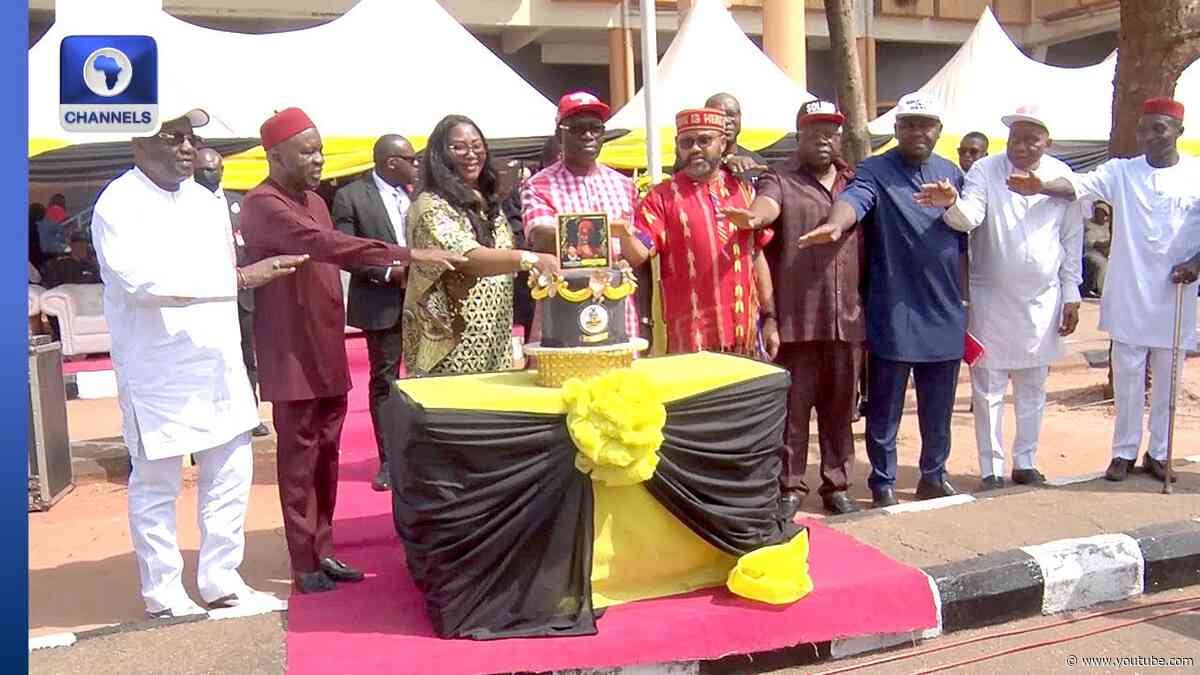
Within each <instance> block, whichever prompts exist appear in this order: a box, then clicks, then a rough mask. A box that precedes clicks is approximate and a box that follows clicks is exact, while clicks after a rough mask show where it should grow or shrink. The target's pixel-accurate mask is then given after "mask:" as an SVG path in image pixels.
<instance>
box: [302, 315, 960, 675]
mask: <svg viewBox="0 0 1200 675" xmlns="http://www.w3.org/2000/svg"><path fill="white" fill-rule="evenodd" d="M347 346H348V349H349V352H350V367H351V372H352V374H353V377H354V384H355V388H354V390H353V391H352V392H351V394H350V412H349V415H348V416H347V418H346V427H345V431H344V433H343V435H342V464H341V482H340V484H339V493H338V504H337V512H336V519H335V520H336V523H337V524H336V528H335V530H334V539H335V542H336V544H337V552H338V555H339V557H341V558H343V559H344V560H346V561H347V562H349V563H352V564H354V565H357V566H359V567H360V568H362V569H363V570H364V571H365V572H366V573H367V579H366V581H364V582H363V583H361V584H341V585H339V586H338V590H337V591H334V592H332V593H320V594H317V595H311V596H303V595H299V594H294V595H292V597H291V599H290V601H289V603H290V609H289V612H288V634H287V663H288V671H289V672H290V673H293V674H294V675H307V674H310V673H311V674H318V673H320V674H324V673H333V672H397V673H399V672H403V673H429V674H435V673H436V674H437V675H458V674H461V675H469V674H474V673H497V672H512V671H534V672H537V671H547V670H557V669H565V668H584V667H591V668H600V667H616V666H622V665H632V664H639V663H661V662H668V661H680V660H692V659H714V658H719V657H721V656H725V655H728V654H735V653H749V652H757V651H765V650H770V649H780V648H783V647H788V646H792V645H796V644H800V643H806V642H821V641H825V640H831V639H834V638H844V637H852V636H857V635H867V634H876V633H898V632H902V631H909V630H917V629H924V628H931V627H933V626H935V625H936V624H937V615H936V609H935V607H934V602H933V596H932V592H931V590H930V587H929V584H928V582H927V580H926V577H925V576H924V575H923V574H922V573H921V572H920V571H919V570H917V569H914V568H912V567H908V566H906V565H902V564H900V563H898V562H896V561H894V560H892V559H890V558H888V557H887V556H885V555H883V554H882V553H880V552H879V551H878V550H876V549H874V548H871V547H869V546H866V545H864V544H861V543H859V542H858V541H856V540H855V539H853V538H852V537H849V536H847V535H845V534H842V533H840V532H837V531H835V530H832V529H829V528H827V527H824V526H823V525H821V524H820V523H819V522H817V521H810V522H806V524H807V525H808V526H809V527H810V542H811V554H810V560H809V565H810V571H811V574H812V578H813V584H814V586H815V590H814V591H813V592H812V593H811V594H810V595H809V596H808V597H806V598H804V599H803V600H801V601H800V602H798V603H795V604H793V605H790V606H785V607H773V606H767V605H763V604H759V603H754V602H750V601H747V600H743V599H741V598H738V597H736V596H734V595H732V594H731V593H729V592H728V591H726V590H725V589H724V588H714V589H708V590H704V591H697V592H694V593H690V594H687V595H681V596H674V597H670V598H662V599H658V600H647V601H641V602H636V603H632V604H628V605H622V606H618V607H612V608H609V609H608V611H607V612H606V613H605V614H604V616H603V617H602V618H601V619H600V621H599V624H598V625H599V634H598V635H595V636H589V637H574V638H541V639H513V640H499V641H492V642H476V641H471V640H442V639H439V638H438V637H436V636H435V635H434V634H433V629H432V627H431V626H430V623H429V620H428V618H427V617H426V615H425V607H424V602H423V600H422V598H421V594H420V593H419V592H418V591H417V589H416V587H415V586H414V585H413V583H412V580H411V579H410V578H409V576H408V572H407V570H406V569H405V564H404V555H403V552H402V551H401V546H400V543H399V540H398V538H397V536H396V533H395V530H394V529H393V526H392V517H391V503H390V496H389V495H388V494H386V493H377V492H373V491H372V490H371V486H370V483H371V479H372V477H373V476H374V474H375V470H376V467H377V462H378V460H377V459H376V455H375V448H374V437H373V435H372V432H371V418H370V414H369V412H368V410H367V401H366V391H367V381H366V380H367V353H366V345H365V343H364V342H363V340H362V339H351V340H349V341H348V342H347Z"/></svg>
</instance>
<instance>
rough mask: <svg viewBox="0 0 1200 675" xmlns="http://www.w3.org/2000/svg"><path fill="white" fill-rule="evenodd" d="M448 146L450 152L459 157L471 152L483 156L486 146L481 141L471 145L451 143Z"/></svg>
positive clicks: (485, 152)
mask: <svg viewBox="0 0 1200 675" xmlns="http://www.w3.org/2000/svg"><path fill="white" fill-rule="evenodd" d="M448 147H449V148H450V152H452V153H454V154H456V155H458V156H460V157H466V156H467V155H469V154H472V153H474V154H475V156H476V157H483V156H484V155H486V154H487V146H485V145H484V144H483V143H472V144H471V145H467V144H465V143H451V144H450V145H449V146H448Z"/></svg>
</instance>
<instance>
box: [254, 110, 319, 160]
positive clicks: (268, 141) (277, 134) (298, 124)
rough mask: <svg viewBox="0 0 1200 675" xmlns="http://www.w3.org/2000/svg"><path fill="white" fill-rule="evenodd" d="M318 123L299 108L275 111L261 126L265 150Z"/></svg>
mask: <svg viewBox="0 0 1200 675" xmlns="http://www.w3.org/2000/svg"><path fill="white" fill-rule="evenodd" d="M315 128H317V125H315V124H313V121H312V120H311V119H309V118H308V115H306V114H304V111H303V110H301V109H299V108H285V109H283V110H280V111H279V112H277V113H275V114H274V115H272V116H271V118H270V119H268V120H267V121H266V122H263V123H262V126H261V127H259V130H258V135H259V138H260V139H261V140H262V146H263V150H270V149H271V148H273V147H275V146H276V145H279V144H280V143H282V142H284V141H286V140H287V139H289V138H291V137H292V136H295V135H296V134H298V133H300V132H301V131H304V130H305V129H315Z"/></svg>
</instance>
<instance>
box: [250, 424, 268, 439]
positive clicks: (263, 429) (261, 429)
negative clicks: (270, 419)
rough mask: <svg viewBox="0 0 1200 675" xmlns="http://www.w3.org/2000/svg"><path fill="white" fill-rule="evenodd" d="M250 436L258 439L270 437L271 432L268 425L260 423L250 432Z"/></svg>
mask: <svg viewBox="0 0 1200 675" xmlns="http://www.w3.org/2000/svg"><path fill="white" fill-rule="evenodd" d="M250 435H251V436H254V437H256V438H262V437H263V436H270V435H271V430H270V429H268V428H267V425H265V424H263V423H262V422H259V423H258V426H256V427H254V428H253V429H251V430H250Z"/></svg>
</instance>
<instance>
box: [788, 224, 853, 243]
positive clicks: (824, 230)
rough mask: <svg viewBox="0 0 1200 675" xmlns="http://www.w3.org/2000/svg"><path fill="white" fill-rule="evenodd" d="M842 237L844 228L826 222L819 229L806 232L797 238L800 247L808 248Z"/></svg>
mask: <svg viewBox="0 0 1200 675" xmlns="http://www.w3.org/2000/svg"><path fill="white" fill-rule="evenodd" d="M841 238H842V228H840V227H837V226H836V225H829V224H825V225H822V226H820V227H818V228H817V229H815V230H813V231H812V232H809V233H808V234H805V235H804V236H802V237H800V239H799V240H797V243H798V245H799V246H800V248H808V247H809V246H816V245H819V244H832V243H833V242H835V241H837V240H838V239H841Z"/></svg>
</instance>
